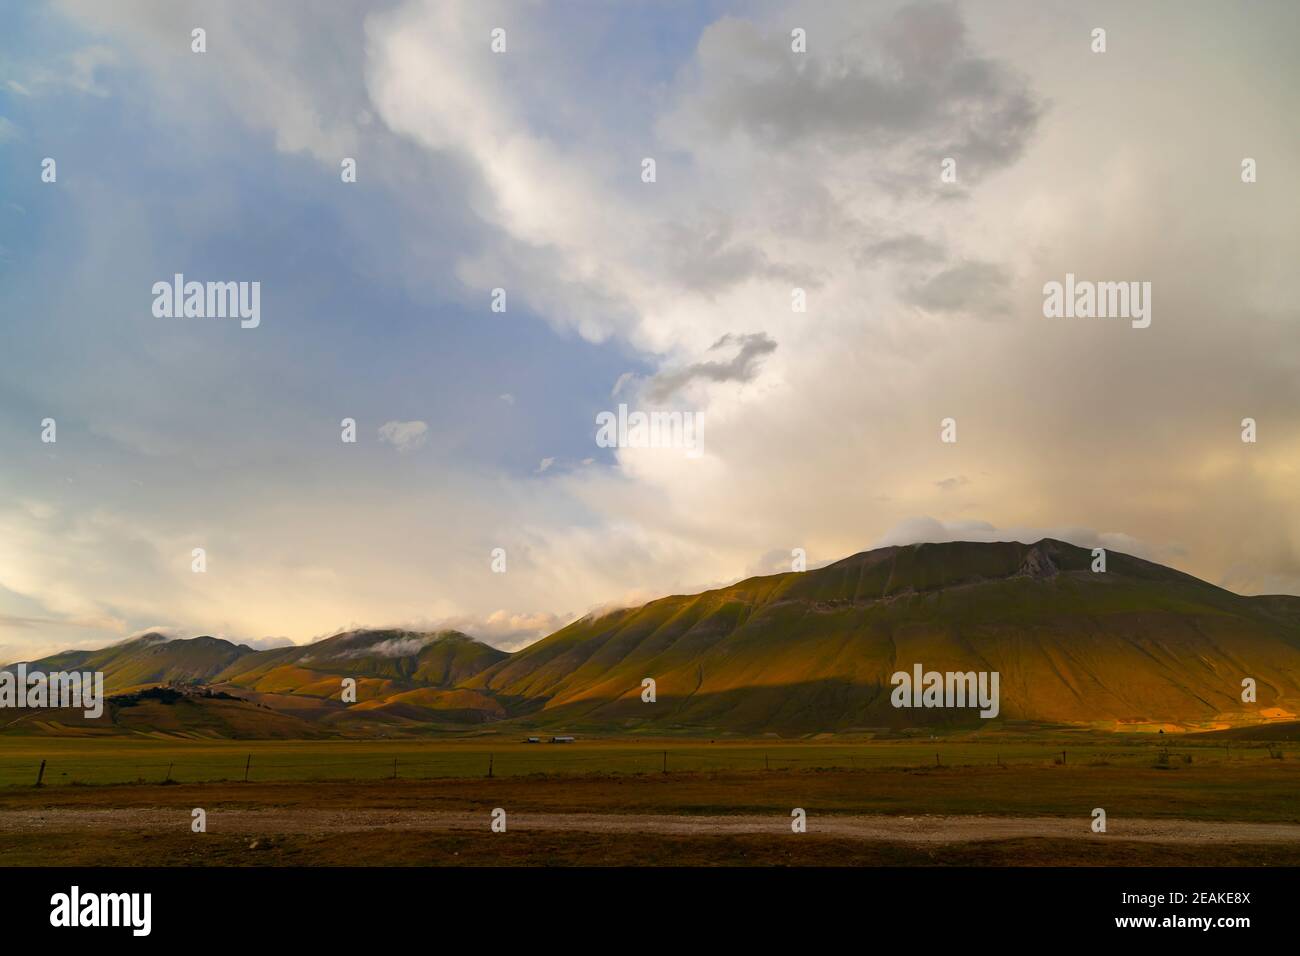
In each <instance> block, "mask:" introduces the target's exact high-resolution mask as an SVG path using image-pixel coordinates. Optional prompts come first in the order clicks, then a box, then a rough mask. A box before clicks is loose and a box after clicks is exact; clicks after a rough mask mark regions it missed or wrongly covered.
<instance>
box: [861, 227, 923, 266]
mask: <svg viewBox="0 0 1300 956" xmlns="http://www.w3.org/2000/svg"><path fill="white" fill-rule="evenodd" d="M943 257H944V248H943V246H942V245H941V244H940V243H938V242H935V241H934V240H932V239H927V238H926V237H925V236H921V235H917V234H916V233H905V234H903V235H900V236H891V237H889V238H888V239H881V240H879V241H877V242H872V243H869V244H868V245H866V246H865V247H863V249H862V250H861V252H860V253H859V254H858V256H857V259H858V261H859V262H860V263H862V264H863V265H870V264H872V263H874V262H880V261H882V260H887V261H890V262H902V263H904V264H912V263H928V262H937V261H939V260H940V259H942V258H943Z"/></svg>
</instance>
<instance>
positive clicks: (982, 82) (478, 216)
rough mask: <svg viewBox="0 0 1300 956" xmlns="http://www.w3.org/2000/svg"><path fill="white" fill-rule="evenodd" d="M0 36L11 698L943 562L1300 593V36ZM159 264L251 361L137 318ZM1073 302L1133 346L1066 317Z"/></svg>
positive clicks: (859, 6)
mask: <svg viewBox="0 0 1300 956" xmlns="http://www.w3.org/2000/svg"><path fill="white" fill-rule="evenodd" d="M0 17H2V19H3V23H4V24H5V28H4V30H3V31H0V659H3V660H18V659H32V658H35V657H38V656H40V655H42V654H45V653H49V652H51V651H53V650H56V649H63V648H69V647H94V646H101V645H104V644H107V643H111V642H114V641H119V640H122V639H124V638H126V637H128V636H130V635H132V634H136V633H140V632H142V631H145V630H151V629H165V630H166V633H171V634H175V635H177V636H191V635H197V634H215V635H220V636H224V637H227V638H229V639H231V640H237V641H244V642H247V643H251V644H254V645H256V646H273V645H275V644H278V643H287V642H296V643H302V642H306V641H310V640H313V639H318V638H320V637H324V636H327V635H329V634H333V633H336V632H337V631H339V630H342V629H345V628H350V627H362V626H376V627H379V626H399V627H410V628H420V629H432V628H441V627H456V628H459V629H462V630H465V631H467V632H468V633H470V634H472V635H474V636H476V637H479V638H480V639H483V640H486V641H488V642H489V643H492V644H495V645H497V646H500V647H503V648H506V649H515V648H518V647H521V646H524V645H526V644H527V643H529V642H531V641H533V640H536V639H538V638H539V637H541V636H544V635H545V634H547V633H550V632H551V631H553V630H555V629H557V628H559V627H560V626H562V625H564V624H565V623H567V622H568V621H570V620H573V619H574V618H576V617H578V616H580V615H582V614H585V613H589V612H591V611H592V610H593V609H598V608H601V607H608V606H615V605H626V604H631V603H638V602H641V601H644V600H648V599H650V598H653V597H657V596H661V595H664V594H669V593H684V592H693V591H697V590H702V589H704V588H707V587H712V586H718V585H722V584H726V583H729V582H732V581H735V580H738V579H741V578H743V577H746V576H749V575H752V574H758V573H773V572H777V571H788V570H790V568H791V555H792V551H793V550H794V549H803V551H804V552H805V553H806V555H807V561H808V564H809V566H815V565H817V564H820V563H825V562H828V561H832V560H836V559H838V558H841V557H844V556H847V555H849V554H853V553H855V552H858V551H862V550H866V549H868V548H872V547H878V546H883V545H888V544H907V543H914V542H918V541H945V540H988V541H993V540H1021V541H1034V540H1037V539H1038V538H1041V537H1044V536H1052V537H1058V538H1064V539H1066V540H1070V541H1073V542H1075V543H1077V544H1080V545H1083V546H1086V547H1106V548H1113V549H1118V550H1121V551H1125V552H1128V553H1132V554H1137V555H1140V556H1142V557H1146V558H1149V559H1152V560H1156V561H1160V562H1162V563H1165V564H1169V565H1171V566H1173V567H1176V568H1179V569H1181V570H1184V571H1187V572H1189V573H1192V574H1195V575H1197V576H1199V577H1202V578H1204V579H1206V580H1209V581H1211V582H1213V583H1216V584H1219V585H1222V586H1224V587H1228V588H1230V589H1232V590H1234V591H1237V592H1239V593H1246V594H1257V593H1291V594H1300V494H1297V489H1300V323H1298V321H1297V320H1298V319H1300V315H1298V311H1297V305H1296V303H1297V301H1298V299H1297V294H1296V293H1297V284H1298V282H1300V270H1297V269H1296V267H1295V264H1296V262H1297V254H1298V253H1300V248H1298V247H1300V233H1298V231H1297V229H1296V223H1297V222H1300V185H1298V183H1300V177H1298V175H1297V172H1298V165H1297V161H1298V160H1300V126H1297V124H1296V122H1295V117H1296V116H1297V115H1300V102H1298V100H1300V82H1298V80H1300V76H1298V75H1297V74H1298V73H1300V61H1298V60H1297V58H1296V56H1295V55H1294V51H1295V48H1296V44H1297V41H1300V7H1297V6H1296V5H1295V4H1293V3H1290V2H1285V0H1279V2H1257V3H1251V4H1245V5H1236V6H1228V5H1224V4H1219V3H1211V2H1194V0H1193V2H1184V0H1179V2H1152V3H1143V4H1129V3H1113V4H1111V3H1073V2H1042V3H1032V4H1030V3H999V2H981V3H979V4H947V3H929V2H861V0H854V2H836V0H816V2H806V3H804V2H750V3H725V2H695V3H689V4H688V3H678V2H667V3H651V2H629V3H620V4H609V3H600V2H571V3H563V4H543V3H523V2H512V3H501V2H492V0H473V2H464V3H457V2H445V0H440V2H433V0H386V2H378V0H377V2H373V3H359V2H339V3H331V4H314V3H308V2H306V0H281V2H277V3H274V4H264V3H253V2H244V0H231V2H227V3H221V4H211V3H198V2H166V3H164V2H155V0H119V2H114V3H112V4H105V3H101V2H96V0H55V2H51V3H45V4H32V3H24V2H15V0H0ZM195 29H202V30H203V31H204V34H203V36H204V41H205V43H204V46H205V49H204V51H203V52H196V51H195V50H194V49H193V46H194V42H195V41H194V37H193V31H194V30H195ZM497 29H500V30H502V31H504V34H502V35H501V36H503V37H504V43H505V49H504V50H502V51H499V52H498V51H494V50H493V48H492V44H493V41H492V37H493V31H494V30H497ZM1098 29H1101V30H1104V31H1105V34H1104V38H1105V50H1104V51H1098V50H1096V49H1094V48H1095V47H1096V46H1097V43H1098V41H1097V39H1096V36H1095V31H1096V30H1098ZM792 31H802V32H801V33H800V34H799V36H801V37H803V38H804V49H803V50H802V51H796V50H795V49H794V47H795V46H798V45H799V42H798V40H797V39H796V38H795V35H794V33H793V32H792ZM46 159H53V160H54V161H55V179H54V181H53V182H48V181H44V179H43V177H42V173H43V170H44V168H45V164H44V161H45V160H46ZM348 159H351V160H353V161H355V169H356V177H355V179H356V181H355V182H346V181H344V179H345V177H344V175H343V173H342V169H343V164H344V161H345V160H348ZM646 159H652V160H653V161H654V175H653V178H652V180H651V181H647V173H646V168H647V166H646V163H645V160H646ZM948 159H951V160H952V161H953V162H952V163H951V164H948V165H945V162H944V161H945V160H948ZM1246 159H1251V160H1253V161H1254V163H1253V168H1254V170H1255V176H1254V181H1253V182H1244V181H1243V161H1244V160H1246ZM177 273H180V274H182V275H184V276H185V277H186V279H187V280H195V281H200V282H209V281H212V282H218V281H219V282H227V281H229V282H249V283H251V282H257V283H259V288H260V315H259V319H260V321H259V323H258V324H257V326H256V327H255V328H244V327H242V326H241V323H240V322H239V321H238V320H237V319H231V318H211V317H210V318H195V317H191V318H183V317H179V318H173V317H166V316H158V315H155V310H154V298H155V294H154V292H153V286H154V284H155V283H156V282H160V281H162V282H168V283H170V282H171V281H172V277H173V276H174V275H175V274H177ZM1067 274H1073V275H1075V276H1076V277H1077V278H1078V279H1080V280H1090V281H1097V282H1139V283H1147V282H1149V283H1150V289H1151V292H1150V304H1151V322H1150V325H1149V326H1148V327H1146V328H1140V327H1135V326H1134V324H1133V323H1132V322H1130V321H1129V320H1128V319H1127V318H1125V317H1122V316H1121V317H1114V316H1111V317H1095V316H1093V317H1087V316H1073V317H1048V316H1046V315H1045V314H1044V298H1045V294H1044V285H1045V283H1049V282H1053V281H1057V282H1065V281H1066V275H1067ZM498 289H499V290H504V299H503V301H504V311H499V310H494V309H493V304H494V301H495V300H496V299H494V291H493V290H498ZM795 290H801V292H800V295H801V296H802V299H803V301H804V303H805V308H804V309H803V310H802V311H800V310H797V309H796V308H795V306H794V303H795V301H796V291H795ZM620 404H623V405H626V406H628V408H629V409H630V410H632V411H637V410H641V411H653V410H663V411H675V412H679V413H682V414H683V415H693V416H698V420H699V421H700V422H701V423H702V430H701V434H702V439H701V442H700V446H699V448H698V450H697V452H696V453H691V452H689V451H688V450H687V449H684V448H683V447H681V446H680V443H678V444H676V445H674V444H673V443H672V442H669V443H668V445H669V447H631V446H629V445H628V444H626V443H624V444H622V445H619V446H616V447H608V443H602V442H600V441H598V437H599V430H598V427H597V421H598V416H600V415H601V414H602V413H617V410H618V407H619V405H620ZM1246 418H1251V419H1254V421H1255V423H1256V424H1255V428H1256V435H1255V439H1256V440H1255V441H1253V442H1246V441H1243V440H1242V439H1243V435H1242V432H1243V426H1242V422H1243V419H1246ZM47 419H53V420H54V422H55V427H56V434H55V440H54V441H53V442H50V441H48V440H43V435H44V433H45V432H46V428H45V426H44V425H43V422H45V421H46V420H47ZM344 419H352V420H354V421H355V422H356V440H355V442H347V441H344V440H343V427H342V423H343V421H344ZM946 419H951V420H952V422H953V426H952V427H951V428H949V429H947V430H946V431H947V436H946V437H952V436H953V435H954V434H955V437H956V440H955V441H944V440H943V438H944V437H945V434H944V433H945V429H944V427H943V423H944V422H945V420H946ZM195 548H202V549H203V553H204V559H205V562H206V563H205V570H204V571H203V572H202V573H196V572H195V570H194V567H195V565H194V557H193V555H194V549H195ZM496 549H501V550H500V551H496ZM502 554H503V555H504V564H502V562H501V561H499V560H496V558H494V555H502Z"/></svg>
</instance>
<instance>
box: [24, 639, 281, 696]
mask: <svg viewBox="0 0 1300 956" xmlns="http://www.w3.org/2000/svg"><path fill="white" fill-rule="evenodd" d="M255 653H257V652H256V651H254V650H253V649H252V648H251V647H247V646H245V645H243V644H232V643H231V642H230V641H226V640H222V639H221V638H218V637H195V638H191V639H188V640H168V639H167V638H166V637H164V636H163V635H161V634H153V633H151V634H145V635H143V636H141V637H137V638H134V639H133V640H129V641H123V642H121V643H118V644H110V645H109V646H108V647H103V648H100V649H99V650H95V651H65V652H63V653H61V654H53V655H51V656H50V657H45V658H42V659H40V660H38V661H32V662H30V663H29V664H28V665H27V670H28V671H29V672H36V671H44V672H49V671H68V670H77V671H102V672H103V674H104V690H105V692H106V693H109V694H116V693H120V692H122V691H126V690H129V689H131V688H133V687H143V686H148V685H150V684H166V683H170V682H173V681H176V682H181V683H187V682H205V681H208V680H210V679H212V678H213V677H215V676H216V675H217V674H218V673H220V672H221V671H223V670H225V669H226V668H227V667H229V666H230V665H231V664H232V663H234V662H235V661H237V660H239V659H240V658H241V657H244V656H247V655H250V654H255ZM12 667H13V665H10V667H9V668H6V669H12Z"/></svg>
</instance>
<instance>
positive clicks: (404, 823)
mask: <svg viewBox="0 0 1300 956" xmlns="http://www.w3.org/2000/svg"><path fill="white" fill-rule="evenodd" d="M505 809H506V811H507V812H506V827H507V832H534V833H536V832H580V833H590V834H614V833H645V834H663V835H671V836H736V835H746V834H761V835H768V836H777V835H782V834H790V835H791V836H794V835H795V834H793V833H792V832H791V828H790V818H789V817H782V816H779V815H776V814H771V815H743V816H730V815H728V816H722V815H712V816H695V815H689V816H688V815H672V814H617V813H537V812H519V813H512V812H510V810H509V808H508V807H507V808H505ZM191 819H192V816H191V813H190V811H188V810H182V809H178V808H176V807H174V806H172V807H157V808H150V807H130V808H113V809H98V808H89V807H75V808H74V807H49V808H41V809H24V810H0V833H6V832H7V833H23V834H34V833H39V832H41V831H46V832H65V833H66V832H70V831H84V830H95V831H105V830H108V831H112V830H129V831H137V832H139V831H145V832H160V833H168V832H175V831H178V830H179V831H189V829H190V825H191ZM490 823H491V818H490V815H489V814H488V813H486V812H481V813H480V812H468V811H423V810H394V809H383V810H367V809H347V810H337V809H324V808H309V807H295V808H292V809H287V808H213V809H212V810H210V811H209V812H208V814H207V831H208V832H209V833H225V834H231V835H234V834H241V835H248V836H277V835H290V834H298V835H309V836H325V835H330V834H343V833H362V832H368V831H385V830H387V831H392V830H407V831H411V830H414V831H475V830H482V831H489V828H490ZM807 832H808V834H809V835H813V836H821V837H833V838H837V839H841V840H860V841H867V842H872V841H880V842H888V843H904V844H951V843H971V842H976V841H981V840H1009V839H1024V838H1047V839H1057V840H1061V839H1064V840H1072V839H1073V840H1094V841H1096V840H1105V839H1107V838H1109V839H1112V840H1124V841H1138V842H1152V843H1172V844H1198V845H1204V844H1224V843H1254V844H1257V843H1296V844H1300V825H1297V824H1286V823H1226V822H1210V821H1193V820H1149V819H1148V820H1143V819H1125V818H1122V817H1112V818H1111V819H1110V820H1109V821H1108V825H1107V832H1106V833H1105V834H1098V833H1093V832H1092V829H1091V817H1089V816H1085V815H1080V816H1078V817H996V816H911V817H907V816H884V815H875V814H873V815H844V814H835V815H825V816H818V815H817V814H816V813H815V812H814V813H811V814H809V816H808V821H807Z"/></svg>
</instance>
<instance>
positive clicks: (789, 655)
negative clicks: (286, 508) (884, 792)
mask: <svg viewBox="0 0 1300 956" xmlns="http://www.w3.org/2000/svg"><path fill="white" fill-rule="evenodd" d="M1092 560H1093V559H1092V555H1091V553H1090V552H1089V551H1087V550H1085V549H1083V548H1079V547H1075V546H1073V545H1069V544H1065V543H1063V542H1060V541H1055V540H1051V539H1044V540H1042V541H1039V542H1037V543H1035V544H1032V545H1026V544H1019V543H995V544H983V543H969V542H957V543H948V544H920V545H910V546H907V547H891V548H881V549H878V550H875V551H869V552H864V553H862V554H856V555H853V556H852V557H849V558H845V559H844V560H842V561H838V562H836V563H834V564H831V565H828V566H826V567H823V568H819V569H816V570H812V571H807V572H802V573H797V574H795V573H790V574H777V575H772V576H768V577H757V578H750V579H748V580H745V581H741V582H739V583H738V584H734V585H731V586H730V587H725V588H718V589H715V590H711V591H706V592H704V593H702V594H695V595H677V596H672V597H665V598H662V599H660V600H657V601H651V602H650V603H648V604H646V605H644V606H642V607H637V608H627V609H624V610H619V611H615V612H613V613H608V614H603V615H599V616H588V617H585V618H582V619H581V620H578V621H575V622H573V623H572V624H570V625H569V626H567V627H565V628H563V629H561V630H559V631H557V632H556V633H554V634H552V635H550V636H549V637H547V638H545V639H543V640H541V641H539V642H537V643H536V644H533V645H532V646H530V647H528V648H526V649H524V650H522V651H519V652H517V653H515V654H507V653H505V652H503V651H499V650H496V649H495V648H492V647H489V646H488V645H486V644H483V643H480V642H479V641H476V640H474V639H473V638H471V637H469V636H467V635H465V634H461V633H459V632H455V631H446V632H439V633H423V632H412V631H404V630H359V631H348V632H345V633H342V634H337V635H334V636H333V637H330V638H327V639H325V640H322V641H318V642H316V643H314V644H310V645H305V646H295V647H285V648H277V649H274V650H267V651H254V650H252V649H250V648H248V647H244V646H242V645H235V644H231V643H230V642H228V641H223V640H219V639H216V638H210V637H209V638H195V639H194V640H190V641H166V640H164V639H163V638H161V637H159V636H157V635H148V636H146V637H144V638H140V639H138V640H135V641H130V642H126V643H123V644H118V645H113V646H111V647H108V648H104V649H102V650H98V651H69V652H65V653H63V654H59V655H55V656H53V657H50V658H47V659H45V660H44V661H41V662H38V664H37V665H31V666H42V667H47V668H50V669H61V668H62V669H67V668H76V669H78V670H86V669H92V670H103V671H104V673H105V675H106V679H107V680H106V682H107V684H108V687H109V690H110V692H120V691H122V690H124V689H127V688H131V687H139V686H144V685H148V684H151V683H167V682H171V681H176V682H190V683H203V684H208V685H211V686H212V687H214V688H216V689H218V690H220V691H223V692H229V693H233V694H235V695H236V696H242V697H243V699H244V700H245V701H246V702H247V703H248V704H250V705H251V706H250V707H249V708H241V707H238V706H236V705H234V704H228V703H222V704H220V705H214V704H212V703H211V702H210V701H199V702H197V703H194V707H196V708H206V711H205V712H208V711H211V712H214V713H215V710H216V708H217V707H218V706H219V707H220V708H222V709H223V714H224V713H225V711H229V716H228V717H227V716H223V717H222V720H224V721H226V722H227V723H229V724H230V726H238V727H239V733H241V734H245V735H246V734H249V733H251V732H252V731H253V728H252V727H251V726H250V723H251V724H256V722H257V719H258V717H257V715H258V714H259V713H264V714H266V715H286V716H288V717H291V718H292V720H289V721H278V722H277V723H276V724H275V728H274V733H275V734H282V733H287V732H289V731H290V729H291V728H292V727H295V726H310V727H312V728H314V730H313V732H316V731H319V732H322V733H324V732H328V733H348V734H354V735H356V734H370V733H383V734H388V733H408V732H409V733H427V732H436V731H441V730H456V729H457V728H460V729H467V728H472V727H475V726H478V725H481V724H484V723H490V722H500V721H511V720H514V721H516V722H517V723H519V724H520V725H526V726H529V727H533V726H551V727H555V728H560V727H565V728H568V729H575V730H584V731H599V732H649V733H655V732H673V733H675V732H686V733H700V734H710V735H712V734H722V733H738V734H763V733H780V734H808V733H820V732H833V731H847V730H853V729H865V728H893V729H905V728H908V727H935V726H970V727H988V726H1005V725H1006V724H1007V723H1008V722H1012V723H1014V722H1019V721H1030V722H1038V723H1068V724H1086V725H1090V726H1093V727H1100V728H1110V729H1120V728H1123V727H1126V726H1143V727H1150V726H1156V725H1159V726H1168V727H1171V728H1174V727H1182V728H1189V729H1191V728H1194V729H1212V728H1221V727H1245V726H1250V725H1253V724H1258V723H1260V722H1262V721H1266V720H1272V721H1285V720H1288V719H1289V720H1295V719H1296V718H1297V715H1298V714H1300V598H1297V597H1291V596H1287V595H1267V596H1261V597H1242V596H1240V595H1236V594H1233V593H1231V592H1229V591H1225V590H1223V589H1222V588H1218V587H1215V586H1213V585H1210V584H1207V583H1206V582H1204V581H1200V580H1198V579H1196V578H1193V577H1191V576H1189V575H1186V574H1183V573H1181V572H1178V571H1174V570H1172V569H1170V568H1166V567H1163V566H1161V565H1158V564H1154V563H1152V562H1149V561H1143V560H1140V559H1138V558H1134V557H1131V556H1128V555H1124V554H1120V553H1117V552H1110V553H1109V554H1108V555H1107V569H1106V571H1105V572H1104V573H1094V572H1093V571H1092V570H1091V564H1092ZM918 664H919V665H921V666H922V667H923V669H924V670H926V671H939V672H947V671H962V672H966V671H976V672H991V671H996V672H997V673H998V674H999V675H1000V684H1001V686H1000V691H1001V693H1000V702H999V704H1000V714H999V715H998V717H997V718H996V720H994V721H982V720H981V719H980V718H979V717H978V716H977V713H976V710H975V708H966V709H958V710H953V709H918V708H907V709H899V708H895V707H893V706H892V705H891V701H890V695H891V691H892V690H893V687H892V684H891V680H890V678H891V675H893V674H894V673H895V672H897V671H905V672H909V673H910V672H911V671H912V669H913V667H914V666H915V665H918ZM348 677H350V678H354V679H355V680H356V682H357V700H356V702H355V703H347V704H345V703H344V702H343V701H342V700H341V694H340V691H341V688H342V681H343V679H344V678H348ZM645 678H653V679H654V681H655V682H656V691H657V699H656V700H655V701H654V702H653V703H647V702H644V701H643V700H642V681H643V680H644V679H645ZM1244 678H1251V679H1253V680H1254V681H1255V683H1256V685H1257V700H1256V701H1255V702H1243V701H1242V699H1241V695H1242V681H1243V679H1244ZM186 706H187V707H188V706H189V704H188V703H187V705H186ZM159 712H160V713H161V712H162V711H161V710H159ZM147 713H148V711H147V710H140V711H137V714H140V715H145V714H147ZM168 713H170V714H171V715H173V718H174V716H175V715H176V714H180V713H181V711H178V710H174V709H173V710H171V711H169V712H168ZM195 713H198V711H197V710H196V711H195ZM236 717H237V718H238V720H236ZM131 719H132V720H133V721H137V722H138V720H139V718H137V717H135V716H134V715H132V716H131ZM270 719H271V718H270V716H268V717H267V720H270ZM24 721H25V722H26V724H27V725H30V724H31V718H24ZM145 722H146V723H147V721H145ZM268 726H269V725H268ZM270 733H271V730H270V729H268V734H270Z"/></svg>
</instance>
